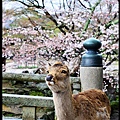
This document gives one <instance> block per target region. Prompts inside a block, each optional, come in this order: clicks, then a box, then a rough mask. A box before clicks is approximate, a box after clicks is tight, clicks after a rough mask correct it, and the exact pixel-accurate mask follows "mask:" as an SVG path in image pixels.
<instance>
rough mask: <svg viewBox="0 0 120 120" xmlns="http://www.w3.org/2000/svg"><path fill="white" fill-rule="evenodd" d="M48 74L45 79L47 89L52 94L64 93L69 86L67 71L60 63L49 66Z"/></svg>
mask: <svg viewBox="0 0 120 120" xmlns="http://www.w3.org/2000/svg"><path fill="white" fill-rule="evenodd" d="M47 72H48V74H47V76H46V78H45V80H46V83H47V85H48V87H49V88H50V89H51V91H52V92H64V91H66V90H67V88H68V86H69V82H70V81H69V69H68V67H67V66H66V65H65V64H63V63H62V62H55V63H54V64H53V65H51V64H49V67H48V70H47Z"/></svg>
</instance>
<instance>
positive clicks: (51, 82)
mask: <svg viewBox="0 0 120 120" xmlns="http://www.w3.org/2000/svg"><path fill="white" fill-rule="evenodd" d="M46 83H47V85H48V86H51V85H54V84H55V83H54V82H53V81H46Z"/></svg>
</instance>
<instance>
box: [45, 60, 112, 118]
mask: <svg viewBox="0 0 120 120" xmlns="http://www.w3.org/2000/svg"><path fill="white" fill-rule="evenodd" d="M48 72H49V73H48V75H47V77H46V83H47V85H48V87H49V88H50V90H51V91H52V93H53V101H54V105H55V112H56V116H57V120H110V112H111V108H110V102H109V99H108V97H107V96H106V94H105V93H104V92H103V91H102V90H98V89H90V90H86V91H82V92H80V93H78V94H72V91H71V84H70V75H69V69H68V67H67V66H66V65H65V64H63V63H62V62H56V63H55V64H53V65H52V66H49V68H48Z"/></svg>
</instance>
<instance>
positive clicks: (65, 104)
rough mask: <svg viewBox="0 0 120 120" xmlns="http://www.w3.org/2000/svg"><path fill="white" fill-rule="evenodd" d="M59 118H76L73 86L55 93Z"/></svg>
mask: <svg viewBox="0 0 120 120" xmlns="http://www.w3.org/2000/svg"><path fill="white" fill-rule="evenodd" d="M53 100H54V105H55V112H56V115H57V120H74V111H73V103H72V91H71V86H69V89H68V90H67V91H65V92H60V93H53Z"/></svg>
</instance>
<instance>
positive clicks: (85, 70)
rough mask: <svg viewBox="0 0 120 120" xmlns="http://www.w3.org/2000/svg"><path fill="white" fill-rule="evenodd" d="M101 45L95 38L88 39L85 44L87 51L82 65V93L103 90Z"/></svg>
mask: <svg viewBox="0 0 120 120" xmlns="http://www.w3.org/2000/svg"><path fill="white" fill-rule="evenodd" d="M101 45H102V44H101V42H100V41H99V40H98V39H95V38H90V39H87V40H85V41H84V43H83V46H84V48H85V49H87V50H86V52H85V54H83V56H82V60H81V65H80V79H81V91H84V90H88V89H92V88H96V89H101V90H102V88H103V86H102V85H103V65H102V55H101V54H100V53H99V52H98V49H99V48H100V47H101Z"/></svg>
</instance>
